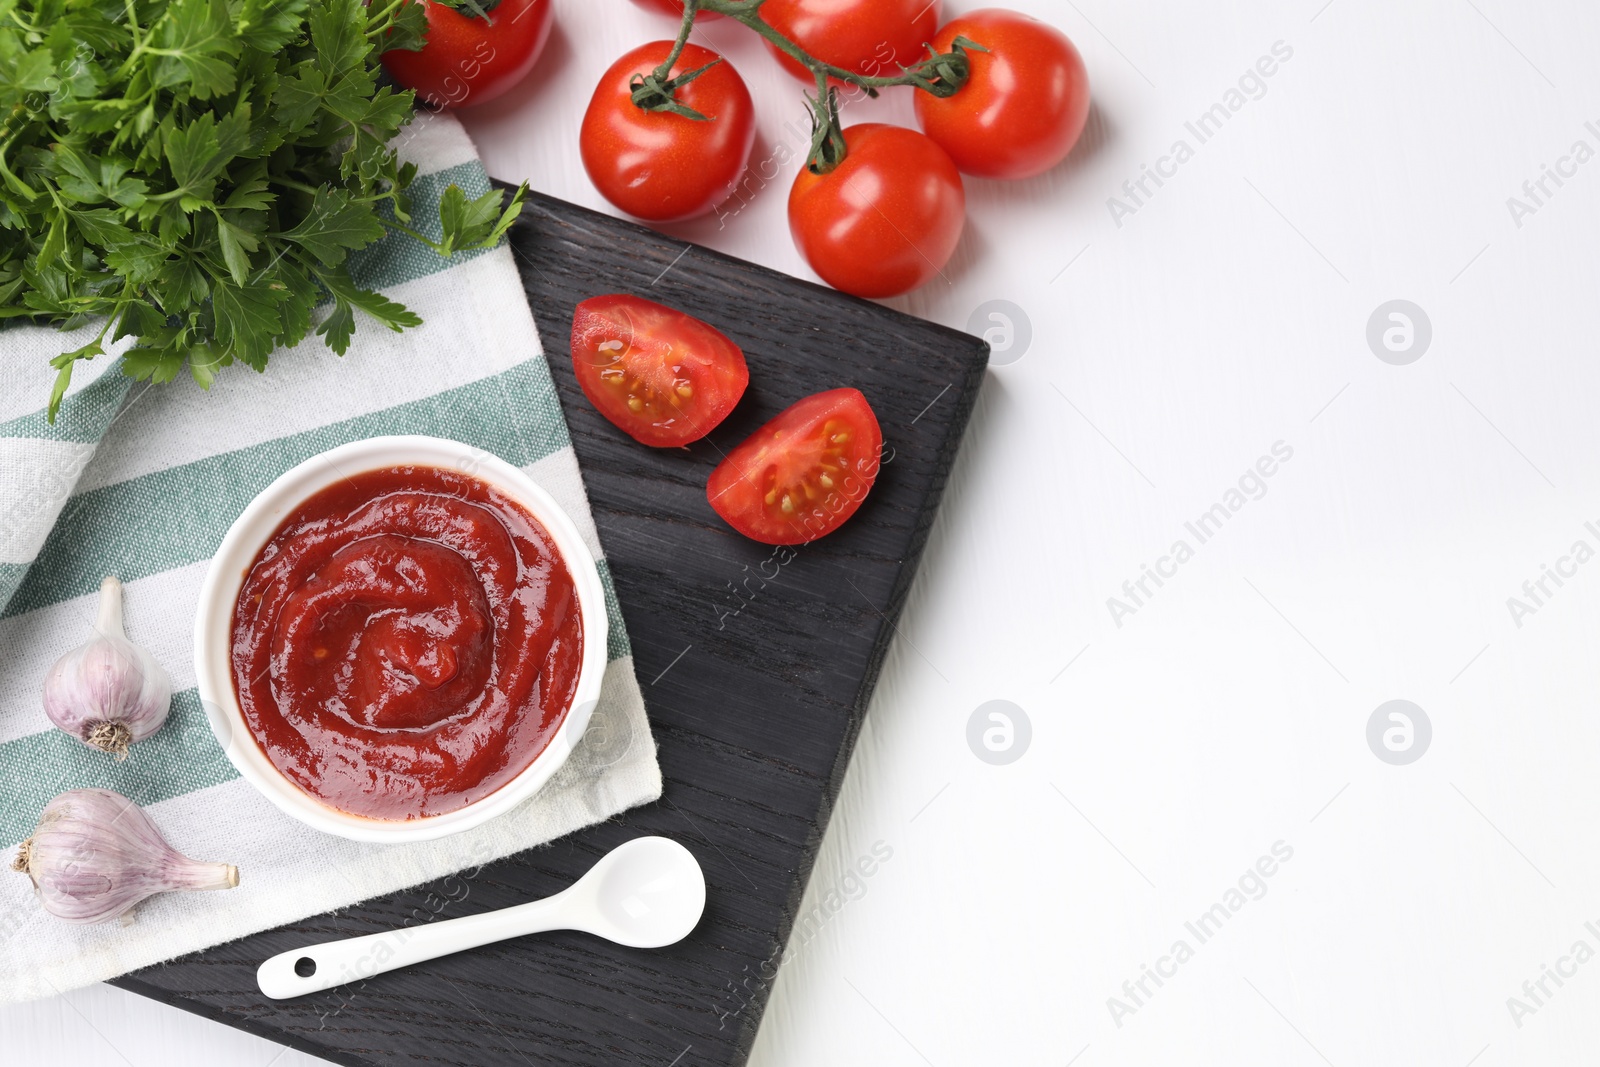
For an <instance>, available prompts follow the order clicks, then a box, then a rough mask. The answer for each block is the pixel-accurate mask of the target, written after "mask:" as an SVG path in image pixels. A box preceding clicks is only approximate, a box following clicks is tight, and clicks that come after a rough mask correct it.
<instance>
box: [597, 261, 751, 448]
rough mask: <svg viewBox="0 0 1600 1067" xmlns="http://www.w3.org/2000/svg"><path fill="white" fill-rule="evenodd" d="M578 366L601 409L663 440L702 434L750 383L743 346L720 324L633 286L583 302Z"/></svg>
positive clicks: (651, 439) (643, 438)
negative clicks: (633, 291)
mask: <svg viewBox="0 0 1600 1067" xmlns="http://www.w3.org/2000/svg"><path fill="white" fill-rule="evenodd" d="M572 369H573V370H574V371H575V372H576V373H577V375H578V384H579V385H580V386H582V387H583V395H584V396H586V397H588V398H589V402H590V403H591V404H593V405H594V406H595V407H596V408H598V409H599V411H600V414H602V415H604V416H605V417H606V418H607V419H609V420H610V421H611V423H612V424H613V425H614V426H616V427H617V428H618V429H619V430H621V431H622V432H623V433H625V434H627V435H628V436H629V437H632V438H633V439H634V440H635V441H638V442H639V443H640V444H645V445H652V446H654V447H656V448H672V447H677V446H679V445H686V444H688V443H689V442H691V441H698V440H700V438H702V437H704V436H705V435H706V434H708V433H710V432H711V431H712V430H714V429H715V428H716V426H717V424H718V423H720V422H721V421H722V420H723V419H725V418H727V417H728V412H730V411H732V410H733V408H734V405H736V404H738V403H739V398H740V397H741V396H743V395H744V390H745V386H747V385H749V384H750V370H749V368H748V367H746V366H745V362H744V353H743V352H741V351H740V350H739V346H738V345H736V344H734V343H733V342H732V341H730V340H728V338H727V337H725V336H724V335H723V334H722V332H721V331H720V330H717V329H715V328H714V327H712V326H709V325H707V324H706V323H703V322H701V321H700V320H699V319H696V318H694V317H692V316H689V315H686V314H684V313H683V312H681V311H678V310H676V309H674V308H669V307H667V306H665V305H663V304H657V303H655V302H653V301H650V300H644V299H642V298H640V297H637V296H629V295H627V294H626V293H614V294H612V295H610V296H595V297H590V298H589V299H588V300H585V301H584V302H583V303H581V304H579V305H578V308H577V310H576V311H575V312H574V313H573V316H572Z"/></svg>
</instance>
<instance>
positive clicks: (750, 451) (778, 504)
mask: <svg viewBox="0 0 1600 1067" xmlns="http://www.w3.org/2000/svg"><path fill="white" fill-rule="evenodd" d="M882 452H883V431H882V430H881V429H879V427H878V417H877V416H876V415H874V414H873V412H872V405H870V404H868V403H867V398H866V397H864V396H862V395H861V392H860V390H858V389H830V390H828V391H827V392H825V393H817V394H815V395H813V396H808V397H806V398H805V399H804V400H802V401H800V402H799V403H797V404H795V405H793V406H792V407H789V408H788V409H786V410H785V411H783V412H782V413H780V414H779V415H778V417H777V418H775V419H773V420H772V421H771V422H769V423H767V424H766V425H765V426H763V427H761V429H759V430H757V431H756V432H755V433H753V434H751V435H750V436H749V437H747V438H745V440H744V442H743V443H742V444H740V445H739V447H738V448H735V449H734V450H733V451H732V452H729V453H728V457H727V458H726V459H724V460H723V461H722V462H721V463H720V464H718V465H717V469H716V470H714V471H712V472H711V480H710V481H709V482H707V483H706V499H707V500H709V501H711V507H712V508H713V509H714V510H715V511H716V513H717V514H718V515H721V516H722V518H723V520H724V521H725V522H727V524H728V525H729V526H732V527H733V528H734V529H735V530H738V531H739V532H740V533H742V534H744V535H745V536H746V537H749V538H751V539H753V540H756V541H760V542H761V543H762V544H767V545H800V544H805V543H806V542H807V541H815V540H816V539H817V538H819V537H823V536H826V535H827V534H830V533H832V532H833V531H835V530H837V529H838V528H839V527H840V526H842V525H843V524H844V521H845V520H846V519H848V518H849V517H850V516H852V515H854V514H855V513H856V509H857V508H859V507H860V506H861V502H862V501H863V500H865V499H866V498H867V493H868V491H869V490H871V489H872V484H873V482H875V481H876V480H877V478H878V467H879V464H880V463H881V461H882Z"/></svg>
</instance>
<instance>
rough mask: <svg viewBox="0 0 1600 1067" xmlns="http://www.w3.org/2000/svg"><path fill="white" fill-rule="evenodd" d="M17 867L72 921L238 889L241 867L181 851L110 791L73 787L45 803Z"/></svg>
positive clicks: (43, 899) (51, 907) (44, 900)
mask: <svg viewBox="0 0 1600 1067" xmlns="http://www.w3.org/2000/svg"><path fill="white" fill-rule="evenodd" d="M12 868H13V869H14V870H17V871H21V872H22V873H24V874H26V875H27V876H28V877H29V878H30V879H32V881H33V887H34V893H35V894H36V895H37V896H38V898H39V901H40V903H41V904H43V905H44V909H45V910H46V911H48V912H49V913H50V914H52V915H54V916H55V917H56V918H58V919H61V920H62V921H64V922H69V923H98V922H106V921H107V920H110V919H116V918H119V917H124V916H126V915H127V913H128V912H129V910H130V909H131V908H133V906H134V905H136V904H138V903H139V902H140V901H142V900H144V899H145V898H147V897H150V896H153V895H155V894H156V893H166V892H176V891H184V890H201V889H231V888H233V887H234V886H236V885H238V884H239V869H238V868H237V867H234V866H233V865H231V864H227V863H200V862H197V861H195V860H192V859H190V858H189V857H187V856H185V855H183V854H182V853H180V852H177V851H176V850H174V849H173V848H172V846H171V845H169V844H167V841H166V838H164V837H162V836H161V831H160V830H158V829H156V825H155V823H153V822H151V821H150V817H149V816H148V815H146V814H145V813H144V812H143V811H142V810H141V809H140V808H139V806H138V805H137V804H135V803H134V802H133V801H131V800H129V799H128V798H127V797H124V796H121V795H120V794H117V793H113V792H112V791H111V790H109V789H74V790H72V791H70V792H67V793H62V794H61V795H60V796H58V797H56V798H55V799H54V800H52V801H51V802H50V803H49V804H47V805H45V809H44V811H43V812H42V813H41V814H40V816H39V825H38V828H37V829H35V830H34V832H33V836H32V837H30V838H28V839H27V840H26V841H24V842H23V843H22V844H21V846H19V847H18V849H17V856H16V859H15V860H14V861H13V863H12Z"/></svg>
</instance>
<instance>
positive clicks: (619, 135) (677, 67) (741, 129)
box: [578, 41, 756, 222]
mask: <svg viewBox="0 0 1600 1067" xmlns="http://www.w3.org/2000/svg"><path fill="white" fill-rule="evenodd" d="M671 51H672V42H671V41H654V42H652V43H650V44H644V45H640V46H639V47H638V48H635V49H634V50H633V51H631V52H629V53H628V54H627V55H625V56H623V57H622V58H621V59H619V60H617V61H616V62H615V63H613V64H612V65H611V69H610V70H608V71H606V72H605V75H604V76H603V77H602V78H601V79H600V84H599V86H598V87H597V88H596V89H595V91H594V97H593V98H592V99H591V100H590V101H589V110H588V111H586V112H584V115H583V128H582V131H581V132H580V134H579V137H578V149H579V153H580V154H581V155H582V156H583V167H584V169H585V170H587V171H588V172H589V180H590V181H592V182H594V186H595V188H596V189H599V190H600V194H601V195H602V196H604V197H605V198H606V199H607V200H609V201H611V202H612V203H613V204H615V205H617V207H619V208H621V209H622V210H623V211H626V212H627V213H628V214H630V215H633V216H634V217H636V218H641V219H647V220H649V221H651V222H674V221H676V220H678V219H689V218H693V217H694V216H696V215H704V214H705V213H706V212H708V211H710V210H711V209H712V208H714V207H716V206H717V205H718V204H720V203H722V202H723V201H724V200H726V199H727V198H728V197H729V196H730V195H731V194H732V193H733V189H734V183H735V182H737V181H738V180H739V177H740V176H741V175H742V174H744V168H745V164H747V163H748V162H749V161H750V148H751V146H752V145H754V144H755V138H756V112H755V105H754V104H753V103H751V100H750V90H748V89H746V88H745V84H744V79H743V78H741V77H739V72H738V71H736V70H734V69H733V64H731V63H729V62H728V61H727V60H723V61H722V62H720V63H717V65H716V66H714V67H712V68H711V69H710V70H708V71H706V72H705V73H704V74H702V75H700V76H699V77H698V78H696V79H694V80H693V81H691V82H689V83H688V84H686V85H682V86H679V87H678V89H677V91H676V92H675V93H674V94H673V96H674V99H676V100H677V101H678V103H680V104H682V105H684V106H685V107H687V108H689V109H690V110H692V111H698V112H699V113H700V114H702V115H704V116H706V118H705V121H700V120H697V119H691V118H686V117H685V116H683V115H675V114H673V113H671V112H670V111H646V110H645V109H643V108H641V107H639V106H638V105H637V104H635V103H634V102H633V88H632V86H631V85H630V82H631V81H632V79H633V76H634V75H635V74H649V73H650V72H652V71H653V70H655V69H656V67H658V66H660V65H661V62H662V61H663V60H664V59H666V58H667V56H668V55H669V54H670V53H671ZM719 58H720V57H719V56H718V55H717V53H715V52H713V51H712V50H711V49H709V48H701V47H700V46H699V45H697V44H691V45H686V46H685V47H684V49H683V54H682V55H680V56H679V57H678V61H677V62H676V63H674V64H673V65H672V77H674V78H676V77H677V76H678V75H680V74H684V73H687V72H688V71H692V70H698V69H699V68H701V67H703V66H705V65H706V64H708V63H713V62H716V60H717V59H719Z"/></svg>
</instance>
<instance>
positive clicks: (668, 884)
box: [568, 837, 706, 948]
mask: <svg viewBox="0 0 1600 1067" xmlns="http://www.w3.org/2000/svg"><path fill="white" fill-rule="evenodd" d="M580 888H581V889H584V890H586V891H587V892H589V894H590V902H591V904H592V905H593V907H594V912H593V915H592V917H591V918H592V921H593V922H592V925H589V926H585V927H583V929H585V930H587V931H588V932H589V933H591V934H594V935H595V936H596V937H603V938H605V939H606V940H607V941H615V942H616V943H617V944H619V945H627V946H628V947H629V948H661V947H663V946H666V945H671V944H673V943H675V942H678V941H682V940H683V939H684V938H686V937H688V936H689V931H691V930H693V929H694V928H695V924H697V923H698V922H699V921H700V916H701V914H702V913H703V912H704V911H705V907H706V879H705V875H704V873H702V872H701V870H700V864H699V863H697V862H696V861H695V858H694V856H693V854H691V853H690V852H689V850H688V849H686V848H684V847H683V846H682V845H680V844H678V843H677V842H676V841H671V840H668V839H667V838H665V837H641V838H637V839H635V840H633V841H629V842H628V843H627V844H626V845H622V846H620V847H619V848H616V849H613V850H612V851H611V852H608V853H607V854H606V856H605V858H604V859H602V860H601V861H600V862H599V863H597V864H595V865H594V866H593V867H591V868H590V869H589V873H588V874H586V875H584V876H583V878H582V880H580V881H579V882H578V883H577V884H576V885H574V886H573V887H572V889H571V890H568V892H575V891H577V890H579V889H580Z"/></svg>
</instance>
